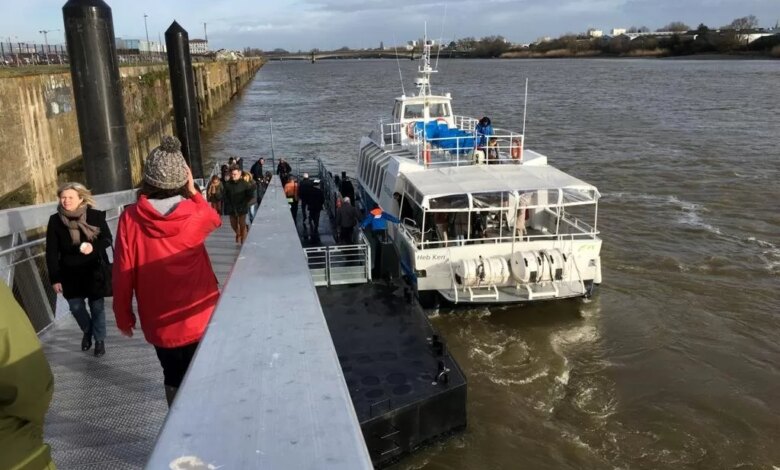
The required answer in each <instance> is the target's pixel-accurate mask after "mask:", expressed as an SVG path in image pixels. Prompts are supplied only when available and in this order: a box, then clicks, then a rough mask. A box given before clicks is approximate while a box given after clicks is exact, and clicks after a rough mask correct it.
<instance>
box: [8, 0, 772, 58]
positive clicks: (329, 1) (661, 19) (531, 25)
mask: <svg viewBox="0 0 780 470" xmlns="http://www.w3.org/2000/svg"><path fill="white" fill-rule="evenodd" d="M77 1H79V2H81V1H87V0H77ZM89 1H100V0H89ZM106 3H108V5H109V6H110V7H111V9H112V12H113V18H114V32H115V35H116V36H117V37H121V38H128V39H130V38H134V39H144V38H145V37H146V32H145V29H144V14H146V15H148V16H147V18H146V21H147V25H148V30H149V39H150V40H156V39H157V37H158V34H160V35H162V34H164V33H165V30H166V29H167V28H168V26H170V24H171V22H172V21H173V20H176V21H178V22H179V24H181V25H182V26H183V27H184V28H185V29H186V30H187V31H188V33H189V36H190V38H191V39H194V38H203V36H204V31H203V30H204V27H203V23H206V28H207V31H208V39H209V46H210V49H212V50H215V49H219V48H226V49H243V48H244V47H253V48H258V49H263V50H267V51H270V50H273V49H276V48H282V49H286V50H289V51H298V50H302V51H308V50H311V49H313V48H319V49H322V50H328V49H338V48H340V47H344V46H346V47H349V48H353V49H357V48H374V47H379V45H380V42H381V43H384V45H385V46H390V45H392V44H402V43H404V42H406V41H408V40H412V39H416V38H419V37H421V36H422V35H423V31H424V29H425V24H426V22H427V25H428V36H429V37H432V38H434V39H439V38H441V39H443V40H444V41H445V42H449V41H451V40H453V39H459V38H464V37H475V38H481V37H485V36H494V35H500V36H503V37H505V38H506V39H508V40H510V41H512V42H516V43H529V42H533V41H535V40H536V39H538V38H540V37H545V36H549V37H558V36H560V35H563V34H566V33H578V32H584V31H586V30H588V29H589V28H596V29H601V30H603V31H604V32H608V31H609V30H611V29H612V28H621V27H624V28H628V27H630V26H637V27H639V26H647V27H649V28H650V29H651V30H655V29H657V28H660V27H662V26H664V25H666V24H668V23H670V22H672V21H682V22H684V23H686V24H688V25H689V26H691V27H693V28H695V27H696V26H698V25H699V23H704V24H706V25H707V26H709V27H711V28H712V27H720V26H723V25H726V24H729V23H730V22H731V21H732V20H733V19H735V18H739V17H743V16H747V15H755V16H756V17H757V18H758V20H759V25H760V26H762V27H773V26H774V25H775V23H776V22H777V21H778V20H779V19H780V0H477V1H474V0H468V1H467V0H448V1H446V2H444V1H440V0H274V1H269V0H232V1H221V0H188V1H184V0H121V1H119V0H108V1H107V2H106ZM64 4H65V2H64V1H50V0H0V12H2V13H1V14H0V39H1V40H2V41H8V39H9V38H10V39H11V41H13V42H38V43H43V34H42V33H40V32H39V31H41V30H48V31H51V32H49V33H48V42H49V43H50V44H58V43H63V42H64V39H63V37H64V36H63V32H62V30H63V28H64V27H63V21H62V6H63V5H64ZM58 29H59V30H60V31H55V30H58Z"/></svg>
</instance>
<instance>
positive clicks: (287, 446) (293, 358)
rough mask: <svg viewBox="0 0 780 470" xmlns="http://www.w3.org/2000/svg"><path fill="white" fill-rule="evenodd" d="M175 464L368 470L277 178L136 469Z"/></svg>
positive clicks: (323, 318) (355, 417) (362, 444)
mask: <svg viewBox="0 0 780 470" xmlns="http://www.w3.org/2000/svg"><path fill="white" fill-rule="evenodd" d="M183 458H189V459H190V461H195V460H196V459H197V460H200V461H202V462H205V463H206V464H207V465H208V466H213V467H214V468H226V469H228V468H231V469H232V468H236V469H238V468H318V469H371V468H373V466H372V465H371V459H370V457H369V453H368V450H367V448H366V445H365V441H364V439H363V435H362V432H361V430H360V425H359V423H358V420H357V415H356V413H355V409H354V407H353V405H352V400H351V399H350V396H349V391H348V389H347V385H346V383H345V381H344V376H343V373H342V371H341V366H340V364H339V360H338V356H337V354H336V350H335V348H334V346H333V340H332V339H331V336H330V332H329V330H328V325H327V323H326V321H325V317H324V315H323V313H322V307H321V306H320V303H319V298H318V296H317V292H316V290H315V288H314V285H313V283H312V281H311V276H310V275H309V270H308V267H307V263H306V260H305V257H304V255H303V249H302V247H301V243H300V240H299V238H298V234H297V230H296V228H295V226H294V224H293V220H292V218H291V217H290V210H289V205H288V204H287V200H286V198H285V196H284V191H283V190H282V187H281V184H280V183H279V180H278V179H277V178H274V179H273V180H272V182H271V184H270V185H269V186H268V189H267V191H266V193H265V196H264V197H263V201H262V203H261V204H260V207H259V209H258V211H257V214H256V216H255V219H254V223H253V225H252V229H251V230H250V231H249V236H248V238H247V240H246V242H245V243H244V245H243V246H242V248H241V252H240V253H239V256H238V260H237V261H236V264H235V266H234V267H233V270H232V272H231V274H230V278H229V279H228V281H227V283H226V285H225V288H224V290H223V292H222V294H221V297H220V299H219V303H218V304H217V307H216V310H215V311H214V314H213V317H212V319H211V322H210V324H209V327H208V329H207V331H206V334H205V336H204V337H203V339H202V340H201V342H200V345H199V346H198V350H197V352H196V354H195V358H194V359H193V361H192V364H191V365H190V368H189V370H188V371H187V375H186V376H185V378H184V382H183V383H182V386H181V388H180V389H179V392H178V394H177V395H176V400H175V401H174V403H173V406H172V408H171V409H170V411H169V412H168V417H167V419H166V420H165V424H164V425H163V428H162V430H161V432H160V435H159V437H158V440H157V443H156V445H155V448H154V451H153V452H152V455H151V457H150V458H149V461H148V462H147V465H146V468H149V469H159V468H169V467H171V468H173V463H174V462H176V461H179V460H181V459H183ZM203 468H205V466H204V467H203Z"/></svg>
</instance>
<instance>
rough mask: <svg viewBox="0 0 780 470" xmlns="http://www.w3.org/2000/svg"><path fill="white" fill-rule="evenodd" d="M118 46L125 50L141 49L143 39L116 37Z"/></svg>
mask: <svg viewBox="0 0 780 470" xmlns="http://www.w3.org/2000/svg"><path fill="white" fill-rule="evenodd" d="M116 48H117V49H119V50H123V51H128V50H131V51H140V50H141V40H140V39H122V38H116Z"/></svg>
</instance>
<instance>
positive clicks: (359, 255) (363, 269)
mask: <svg viewBox="0 0 780 470" xmlns="http://www.w3.org/2000/svg"><path fill="white" fill-rule="evenodd" d="M304 252H305V253H306V261H307V263H308V264H309V271H310V272H311V277H312V280H313V281H314V285H315V286H318V287H319V286H334V285H339V284H362V283H365V282H369V281H371V245H370V244H369V242H368V240H367V239H366V237H365V235H363V233H362V232H361V233H360V243H358V244H356V245H333V246H316V247H309V248H304Z"/></svg>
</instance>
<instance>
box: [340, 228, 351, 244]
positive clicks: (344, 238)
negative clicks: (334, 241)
mask: <svg viewBox="0 0 780 470" xmlns="http://www.w3.org/2000/svg"><path fill="white" fill-rule="evenodd" d="M354 231H355V227H341V228H340V229H339V243H340V244H341V245H351V244H352V232H354Z"/></svg>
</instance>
